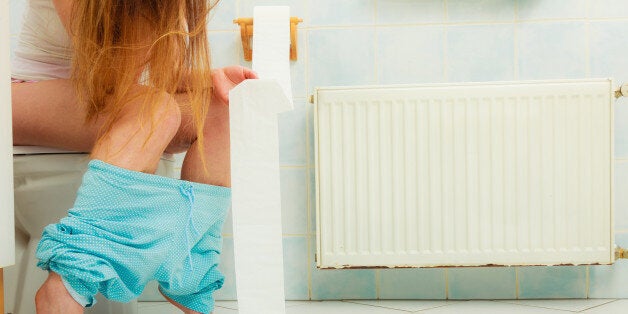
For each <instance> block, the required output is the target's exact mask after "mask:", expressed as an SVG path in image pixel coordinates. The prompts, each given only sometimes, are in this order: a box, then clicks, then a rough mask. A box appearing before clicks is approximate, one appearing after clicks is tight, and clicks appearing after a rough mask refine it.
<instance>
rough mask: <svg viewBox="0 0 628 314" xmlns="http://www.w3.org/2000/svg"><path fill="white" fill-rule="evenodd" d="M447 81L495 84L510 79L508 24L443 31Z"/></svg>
mask: <svg viewBox="0 0 628 314" xmlns="http://www.w3.org/2000/svg"><path fill="white" fill-rule="evenodd" d="M446 54H447V57H446V58H447V60H446V71H447V79H448V80H449V81H453V82H459V81H495V80H512V79H513V78H514V64H513V63H514V39H513V27H512V25H473V26H451V27H448V28H447V51H446Z"/></svg>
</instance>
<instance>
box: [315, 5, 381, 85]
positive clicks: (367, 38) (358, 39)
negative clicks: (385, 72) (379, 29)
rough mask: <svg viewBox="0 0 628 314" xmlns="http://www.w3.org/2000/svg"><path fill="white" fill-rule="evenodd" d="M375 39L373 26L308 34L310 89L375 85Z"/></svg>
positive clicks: (322, 30) (326, 30) (325, 30)
mask: <svg viewBox="0 0 628 314" xmlns="http://www.w3.org/2000/svg"><path fill="white" fill-rule="evenodd" d="M343 3H344V2H343ZM374 38H375V29H374V28H371V27H368V28H358V29H321V30H312V31H309V32H308V50H309V51H308V56H307V57H308V63H309V65H308V69H307V71H308V78H309V90H310V91H313V88H314V87H319V86H329V85H360V84H373V83H375V43H374Z"/></svg>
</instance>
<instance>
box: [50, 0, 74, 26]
mask: <svg viewBox="0 0 628 314" xmlns="http://www.w3.org/2000/svg"><path fill="white" fill-rule="evenodd" d="M52 3H53V4H54V6H55V8H56V9H57V14H58V15H59V18H60V19H61V23H62V24H63V26H64V27H65V30H66V31H68V32H69V29H70V15H71V14H70V13H71V12H72V0H52Z"/></svg>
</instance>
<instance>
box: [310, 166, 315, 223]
mask: <svg viewBox="0 0 628 314" xmlns="http://www.w3.org/2000/svg"><path fill="white" fill-rule="evenodd" d="M308 173H309V177H308V190H309V193H310V194H309V196H308V198H309V215H310V223H309V224H310V229H309V231H310V234H316V170H315V169H314V168H309V169H308Z"/></svg>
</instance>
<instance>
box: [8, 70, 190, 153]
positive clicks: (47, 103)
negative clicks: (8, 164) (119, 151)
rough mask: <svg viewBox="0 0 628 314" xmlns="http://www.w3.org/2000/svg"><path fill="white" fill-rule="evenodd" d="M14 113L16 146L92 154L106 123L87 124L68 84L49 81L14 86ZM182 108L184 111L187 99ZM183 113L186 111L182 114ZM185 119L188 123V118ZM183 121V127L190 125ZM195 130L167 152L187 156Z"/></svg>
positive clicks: (175, 141) (186, 131)
mask: <svg viewBox="0 0 628 314" xmlns="http://www.w3.org/2000/svg"><path fill="white" fill-rule="evenodd" d="M11 93H12V109H13V144H14V145H38V146H49V147H57V148H63V149H69V150H75V151H81V152H91V151H92V148H93V146H94V144H95V143H96V140H97V138H98V132H99V130H100V128H101V126H102V125H103V122H104V121H105V117H104V116H103V117H101V118H99V119H97V120H96V121H93V123H85V108H83V107H82V106H80V105H79V104H78V102H77V100H76V94H75V93H74V88H73V87H72V85H71V82H70V81H69V80H62V79H58V80H49V81H41V82H37V83H13V84H11ZM177 100H182V102H181V103H179V105H180V106H182V107H185V106H186V105H187V104H186V103H185V98H184V97H177ZM182 111H184V110H182ZM183 118H184V119H185V118H187V119H189V118H190V117H189V115H184V116H183ZM135 121H136V123H137V121H138V120H137V118H136V120H135ZM190 124H191V123H190V122H189V121H182V123H181V125H190ZM193 132H194V130H193V129H192V128H182V130H181V131H180V132H179V133H178V134H177V136H176V138H175V139H173V140H172V141H171V143H170V145H169V146H168V148H167V149H166V150H167V151H168V152H171V153H177V152H184V151H185V150H186V149H187V148H188V147H189V144H190V143H191V142H192V141H193V139H194V137H193V135H191V134H190V133H193Z"/></svg>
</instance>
